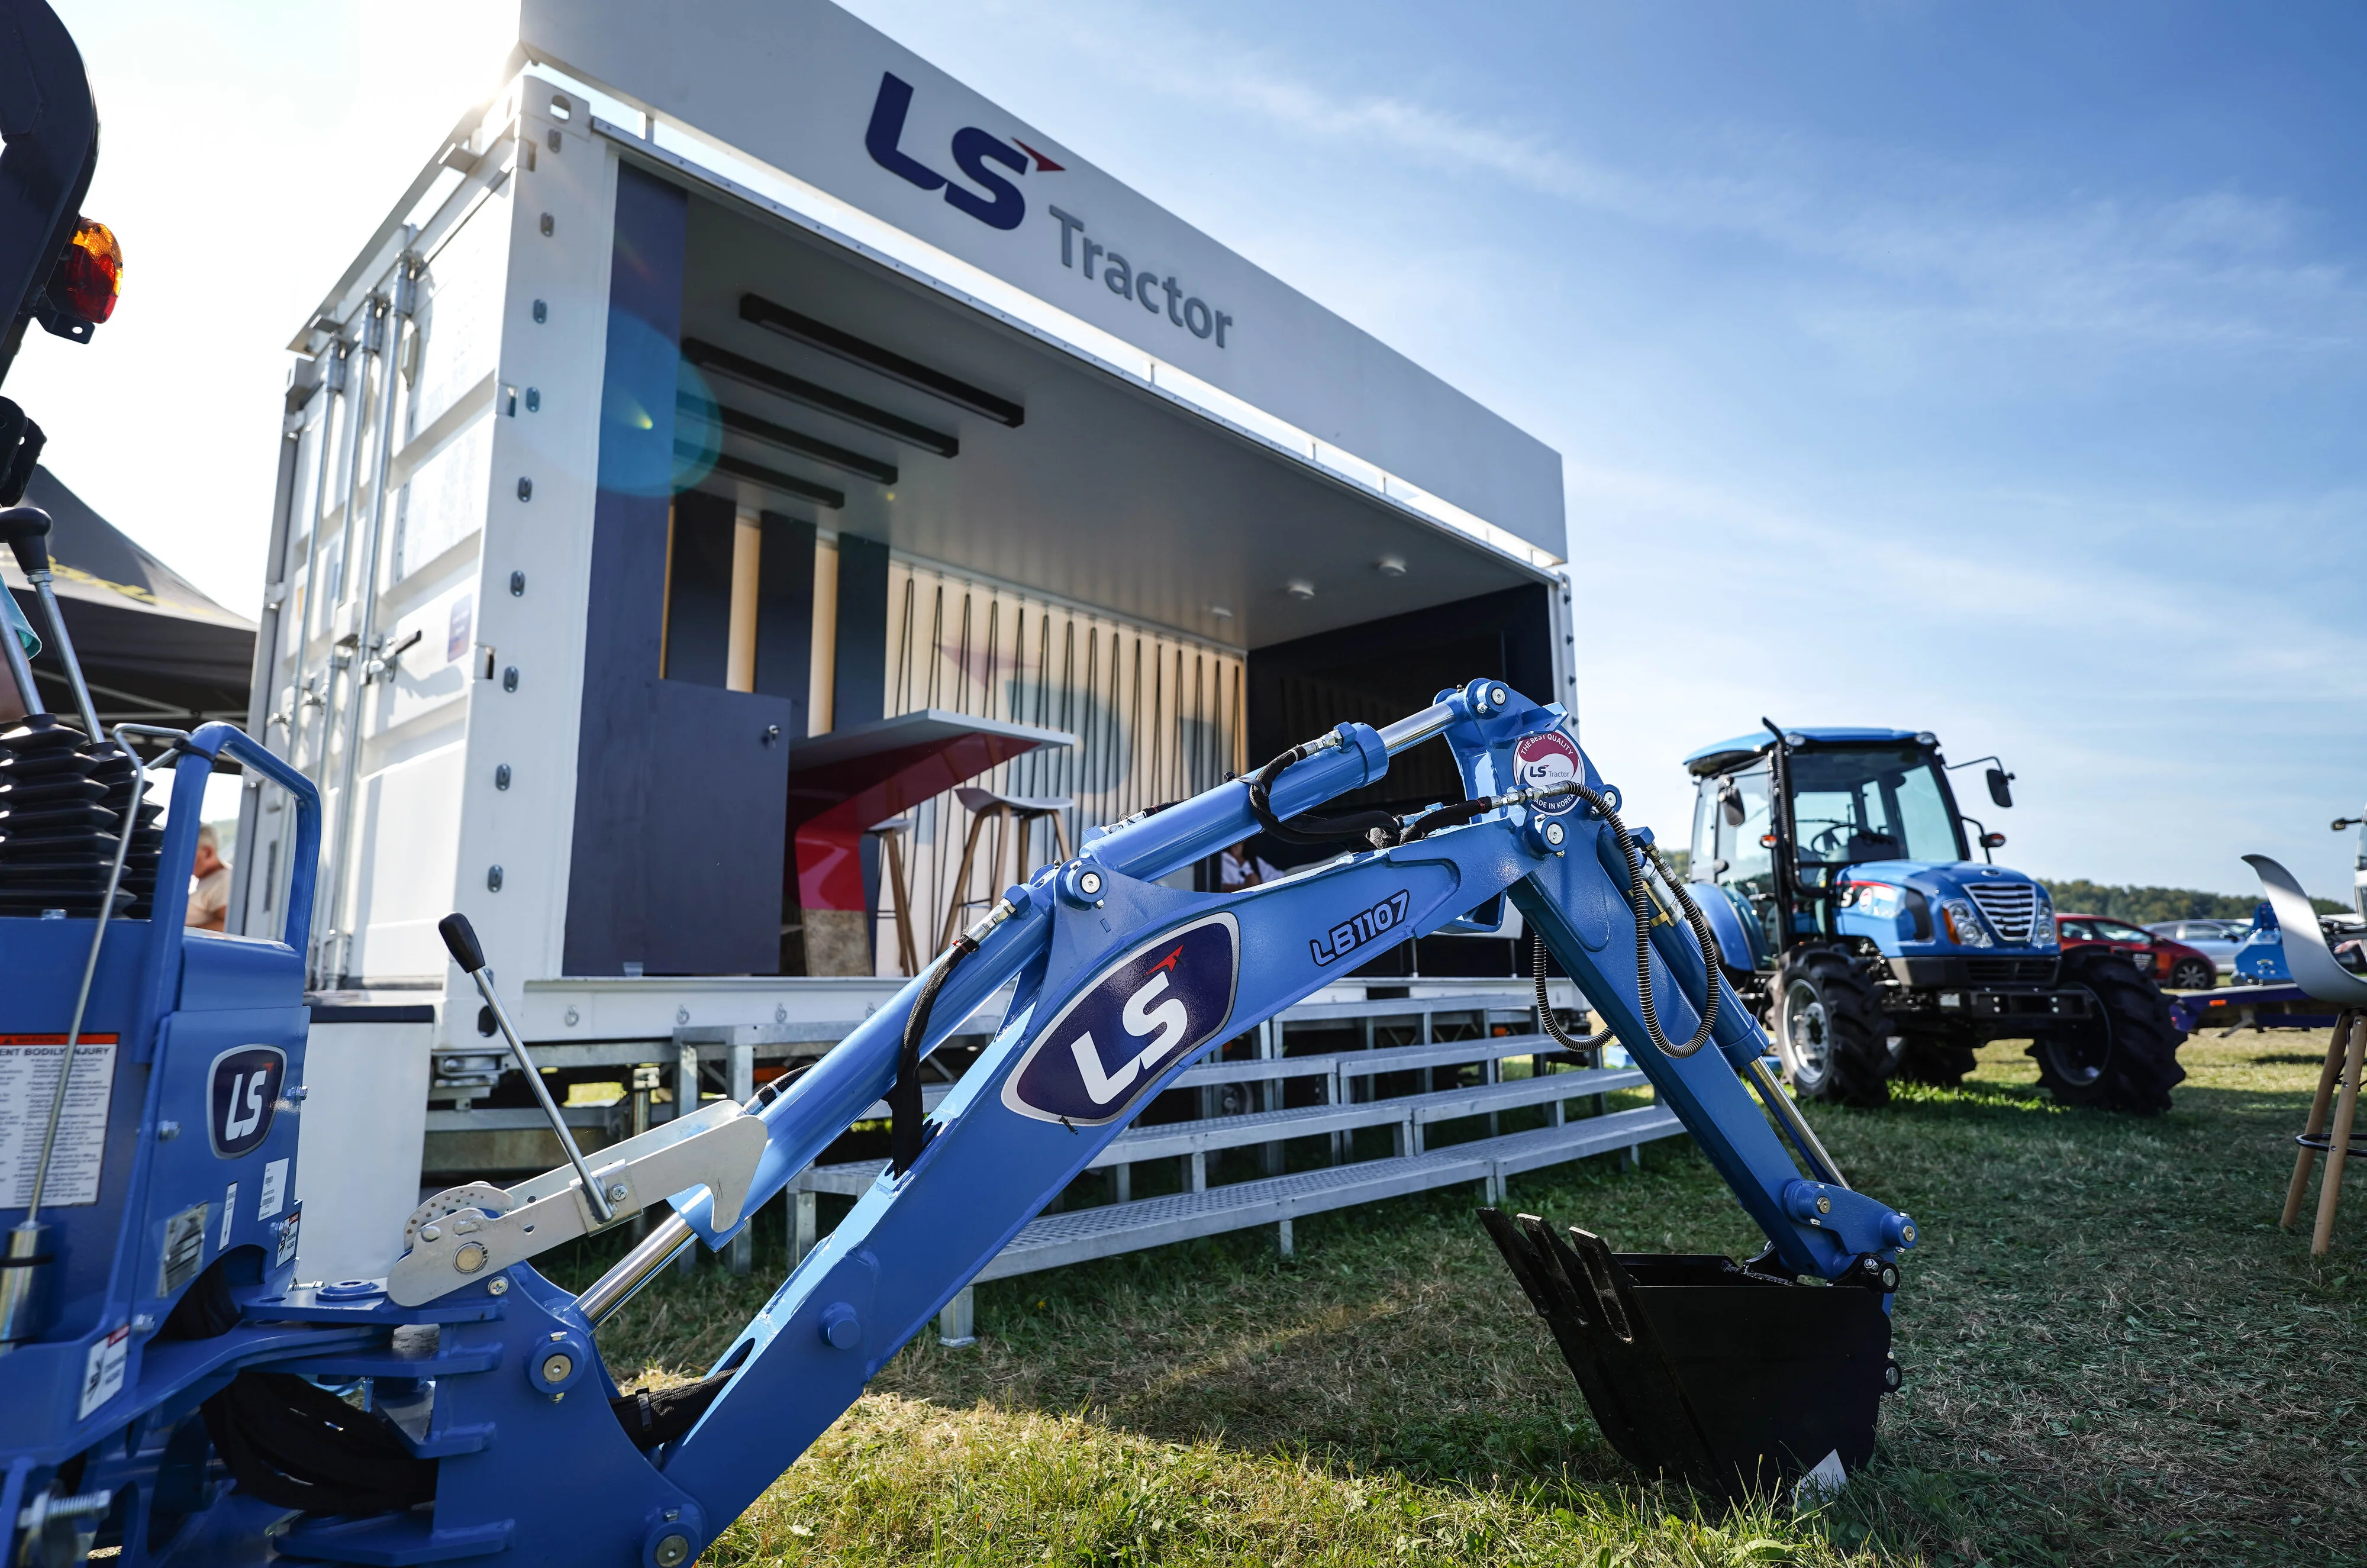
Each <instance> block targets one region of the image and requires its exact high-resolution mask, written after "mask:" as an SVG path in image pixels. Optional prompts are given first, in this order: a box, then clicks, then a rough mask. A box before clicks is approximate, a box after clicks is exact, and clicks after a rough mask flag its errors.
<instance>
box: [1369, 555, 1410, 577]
mask: <svg viewBox="0 0 2367 1568" xmlns="http://www.w3.org/2000/svg"><path fill="white" fill-rule="evenodd" d="M1373 564H1374V565H1375V566H1376V567H1378V568H1380V569H1381V575H1382V576H1383V577H1403V576H1404V575H1405V557H1403V556H1383V557H1382V558H1380V559H1378V560H1376V561H1375V562H1374V563H1373Z"/></svg>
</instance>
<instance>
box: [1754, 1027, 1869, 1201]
mask: <svg viewBox="0 0 2367 1568" xmlns="http://www.w3.org/2000/svg"><path fill="white" fill-rule="evenodd" d="M1750 1081H1751V1083H1752V1084H1754V1085H1755V1086H1757V1088H1758V1089H1759V1098H1760V1099H1761V1100H1764V1101H1765V1102H1766V1104H1767V1109H1768V1110H1770V1111H1773V1112H1774V1113H1775V1115H1776V1118H1777V1119H1778V1120H1779V1121H1781V1122H1783V1123H1784V1130H1785V1131H1787V1132H1789V1133H1790V1134H1792V1142H1793V1143H1795V1144H1796V1145H1798V1146H1799V1149H1800V1152H1801V1153H1802V1154H1804V1155H1806V1156H1808V1163H1809V1164H1811V1165H1813V1166H1815V1167H1816V1168H1817V1177H1818V1179H1819V1180H1822V1181H1829V1182H1831V1183H1832V1184H1833V1185H1834V1186H1836V1187H1847V1186H1848V1185H1849V1182H1848V1180H1847V1179H1845V1178H1843V1177H1842V1175H1841V1168H1840V1166H1838V1165H1835V1164H1834V1163H1833V1156H1830V1155H1829V1154H1827V1153H1826V1152H1825V1145H1824V1144H1823V1143H1822V1142H1821V1141H1820V1140H1819V1139H1818V1137H1817V1133H1816V1129H1815V1128H1813V1127H1811V1126H1809V1125H1808V1119H1807V1118H1806V1116H1803V1115H1801V1114H1800V1108H1799V1107H1798V1106H1796V1105H1795V1104H1793V1103H1792V1097H1791V1096H1790V1095H1788V1094H1785V1093H1784V1086H1783V1085H1782V1084H1781V1083H1779V1082H1777V1081H1776V1078H1775V1075H1774V1074H1773V1073H1772V1072H1770V1071H1768V1068H1767V1059H1766V1058H1765V1057H1764V1056H1757V1057H1753V1058H1752V1059H1751V1063H1750Z"/></svg>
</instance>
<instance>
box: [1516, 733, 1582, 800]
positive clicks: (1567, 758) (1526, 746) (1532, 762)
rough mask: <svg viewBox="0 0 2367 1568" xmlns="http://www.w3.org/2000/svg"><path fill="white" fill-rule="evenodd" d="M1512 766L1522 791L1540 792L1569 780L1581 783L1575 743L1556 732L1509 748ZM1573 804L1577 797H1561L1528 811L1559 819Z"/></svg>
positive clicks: (1530, 737)
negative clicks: (1536, 790) (1532, 790)
mask: <svg viewBox="0 0 2367 1568" xmlns="http://www.w3.org/2000/svg"><path fill="white" fill-rule="evenodd" d="M1512 764H1513V768H1514V771H1515V773H1516V776H1517V777H1518V778H1519V780H1520V784H1521V787H1522V788H1523V789H1544V788H1546V786H1547V785H1550V784H1569V783H1570V782H1572V781H1573V780H1575V781H1578V782H1580V783H1583V782H1584V774H1582V773H1580V769H1579V759H1578V742H1577V741H1575V740H1572V739H1570V738H1569V736H1567V735H1565V734H1563V733H1562V732H1561V731H1560V730H1558V729H1548V730H1546V732H1545V733H1544V734H1542V735H1529V736H1523V738H1522V739H1521V740H1520V742H1519V743H1518V744H1517V745H1515V746H1514V747H1513V748H1512ZM1577 805H1578V796H1576V795H1556V796H1555V797H1554V798H1553V799H1551V800H1540V801H1538V802H1537V803H1536V804H1535V806H1534V807H1531V809H1532V810H1535V811H1540V812H1543V813H1544V814H1545V815H1546V816H1547V817H1559V816H1561V815H1563V814H1564V813H1566V812H1568V811H1569V810H1570V809H1571V808H1572V807H1575V806H1577Z"/></svg>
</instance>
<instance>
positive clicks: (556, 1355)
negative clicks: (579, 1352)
mask: <svg viewBox="0 0 2367 1568" xmlns="http://www.w3.org/2000/svg"><path fill="white" fill-rule="evenodd" d="M574 1370H575V1358H574V1357H572V1356H570V1355H568V1354H567V1353H566V1352H565V1351H555V1352H553V1353H552V1354H550V1355H548V1356H545V1357H544V1358H543V1359H542V1381H543V1382H566V1381H567V1374H568V1373H570V1372H572V1371H574Z"/></svg>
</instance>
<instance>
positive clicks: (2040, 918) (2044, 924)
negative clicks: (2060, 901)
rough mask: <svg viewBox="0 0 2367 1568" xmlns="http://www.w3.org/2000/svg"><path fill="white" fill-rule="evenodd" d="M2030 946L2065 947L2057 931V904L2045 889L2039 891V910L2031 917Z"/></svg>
mask: <svg viewBox="0 0 2367 1568" xmlns="http://www.w3.org/2000/svg"><path fill="white" fill-rule="evenodd" d="M2030 945H2031V946H2033V947H2044V948H2056V947H2060V946H2062V945H2063V939H2062V938H2061V937H2060V936H2058V935H2057V934H2056V930H2055V902H2054V900H2053V899H2051V898H2049V897H2047V896H2046V889H2044V887H2042V888H2040V889H2039V890H2038V910H2037V912H2036V913H2035V914H2033V915H2032V916H2031V917H2030Z"/></svg>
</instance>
